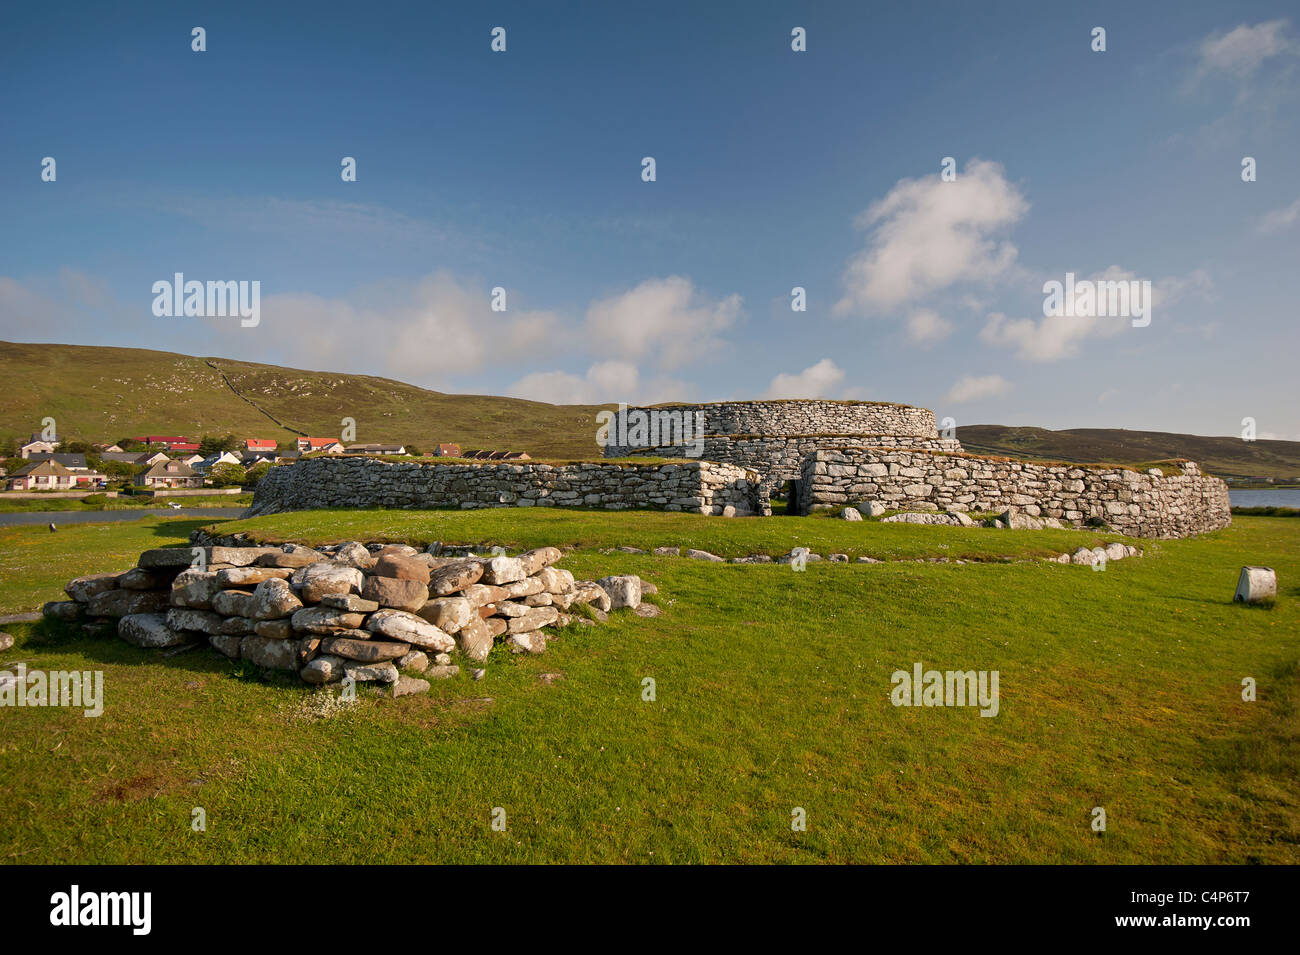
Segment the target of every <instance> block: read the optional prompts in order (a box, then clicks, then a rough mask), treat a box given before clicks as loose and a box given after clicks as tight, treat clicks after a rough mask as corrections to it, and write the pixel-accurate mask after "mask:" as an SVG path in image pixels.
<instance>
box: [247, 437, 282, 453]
mask: <svg viewBox="0 0 1300 955" xmlns="http://www.w3.org/2000/svg"><path fill="white" fill-rule="evenodd" d="M244 450H245V451H274V450H275V442H274V441H272V440H270V439H263V438H249V439H248V440H247V441H245V442H244Z"/></svg>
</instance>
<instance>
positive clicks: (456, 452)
mask: <svg viewBox="0 0 1300 955" xmlns="http://www.w3.org/2000/svg"><path fill="white" fill-rule="evenodd" d="M433 453H434V454H436V455H437V456H438V457H440V458H458V457H460V445H459V444H440V445H438V447H436V448H435V449H434V451H433Z"/></svg>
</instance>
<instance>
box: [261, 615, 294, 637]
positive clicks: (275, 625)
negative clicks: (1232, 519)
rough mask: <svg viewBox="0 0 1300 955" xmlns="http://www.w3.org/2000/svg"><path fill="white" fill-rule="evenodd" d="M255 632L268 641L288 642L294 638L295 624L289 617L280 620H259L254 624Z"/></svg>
mask: <svg viewBox="0 0 1300 955" xmlns="http://www.w3.org/2000/svg"><path fill="white" fill-rule="evenodd" d="M253 632H254V633H255V634H257V635H258V636H259V637H266V638H267V639H268V640H288V639H290V638H291V637H293V623H292V622H291V621H290V620H289V618H288V617H283V618H281V619H279V620H259V621H257V622H256V623H255V624H253Z"/></svg>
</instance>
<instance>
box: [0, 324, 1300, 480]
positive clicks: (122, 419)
mask: <svg viewBox="0 0 1300 955" xmlns="http://www.w3.org/2000/svg"><path fill="white" fill-rule="evenodd" d="M0 373H2V374H3V376H4V377H3V379H2V380H3V381H4V382H5V384H6V386H7V387H6V390H5V396H4V400H3V402H0V440H8V439H11V438H22V439H26V437H27V436H28V435H29V434H31V433H32V432H33V431H39V430H40V427H41V419H42V418H44V417H46V416H49V417H53V418H54V419H55V421H56V422H57V424H58V429H59V433H60V435H61V436H63V437H66V438H70V439H80V440H85V441H115V440H117V439H118V438H122V437H126V436H128V435H135V434H145V433H149V434H184V435H189V436H192V437H198V436H200V435H202V434H205V433H207V434H225V433H226V432H227V431H229V432H233V433H234V434H236V435H239V436H240V437H260V438H275V439H277V440H282V441H291V440H292V439H293V438H294V437H296V436H297V434H298V433H302V432H305V433H308V434H312V435H322V436H323V435H337V434H338V433H339V427H340V424H339V422H340V419H342V418H344V417H351V418H355V419H356V422H357V440H358V441H359V442H366V443H373V442H389V441H402V442H405V443H407V444H414V445H416V446H418V447H420V448H422V449H423V450H429V449H430V448H432V446H433V445H434V444H436V443H438V442H454V443H457V444H460V445H462V446H464V447H466V448H470V447H487V448H500V449H509V450H520V451H527V452H528V453H530V454H532V455H533V456H534V457H548V458H590V457H598V456H599V453H600V449H599V448H598V447H597V446H596V441H595V436H596V425H595V420H594V419H595V414H596V412H597V411H599V410H600V409H601V406H599V405H549V404H545V403H542V402H538V401H522V400H520V399H517V398H497V397H491V396H484V395H449V394H443V393H441V392H436V391H428V390H426V389H423V388H417V387H415V386H414V385H408V384H404V383H403V382H400V381H392V380H390V379H387V378H375V377H371V376H369V375H349V374H342V373H331V372H316V371H300V370H295V369H291V368H281V367H279V366H276V365H261V364H257V363H254V362H244V361H233V360H230V359H225V358H196V357H193V356H190V355H179V354H175V353H172V352H162V351H151V350H147V349H141V348H101V347H96V346H89V345H31V344H15V343H12V342H0ZM277 422H278V423H277ZM957 437H958V438H959V439H960V440H961V442H962V444H963V445H964V446H965V447H966V449H967V450H968V451H971V452H973V453H976V454H979V453H987V454H1000V455H1006V456H1009V457H1022V458H1030V459H1038V460H1053V461H1078V462H1081V463H1095V462H1102V461H1110V462H1116V463H1136V462H1141V461H1155V460H1162V459H1166V458H1191V459H1192V460H1193V461H1197V462H1199V463H1200V464H1201V466H1202V467H1204V468H1205V470H1207V471H1208V472H1210V473H1212V474H1217V475H1219V476H1220V477H1236V478H1245V477H1252V478H1268V477H1271V478H1275V479H1278V478H1296V477H1298V476H1300V442H1295V441H1254V442H1246V441H1242V440H1240V439H1239V438H1231V437H1202V436H1200V435H1191V434H1170V433H1166V432H1157V431H1123V430H1118V429H1107V428H1076V429H1072V430H1068V431H1048V430H1047V429H1045V428H1012V427H1006V426H1004V425H987V424H979V425H969V426H967V427H964V428H958V429H957Z"/></svg>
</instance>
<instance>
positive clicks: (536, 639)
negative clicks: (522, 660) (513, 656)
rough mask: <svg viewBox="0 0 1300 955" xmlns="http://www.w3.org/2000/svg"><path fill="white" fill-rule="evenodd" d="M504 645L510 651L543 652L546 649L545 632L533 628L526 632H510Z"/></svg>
mask: <svg viewBox="0 0 1300 955" xmlns="http://www.w3.org/2000/svg"><path fill="white" fill-rule="evenodd" d="M506 645H507V646H508V647H510V652H511V653H544V652H545V651H546V634H544V633H541V632H539V631H536V630H533V631H530V632H528V633H512V634H511V635H510V636H509V637H507V638H506Z"/></svg>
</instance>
